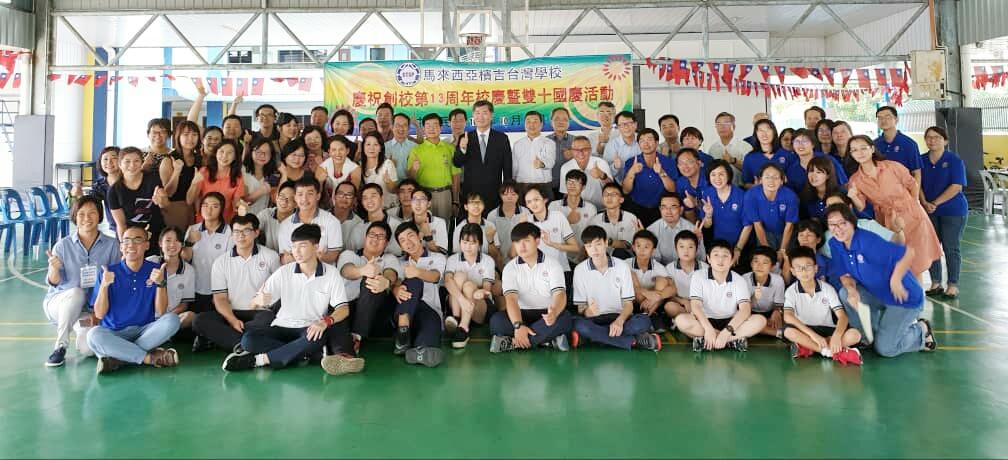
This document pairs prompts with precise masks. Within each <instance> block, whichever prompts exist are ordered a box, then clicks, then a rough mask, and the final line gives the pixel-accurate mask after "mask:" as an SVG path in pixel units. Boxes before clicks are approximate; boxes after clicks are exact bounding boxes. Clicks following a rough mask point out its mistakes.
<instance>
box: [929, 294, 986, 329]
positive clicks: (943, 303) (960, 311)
mask: <svg viewBox="0 0 1008 460" xmlns="http://www.w3.org/2000/svg"><path fill="white" fill-rule="evenodd" d="M927 300H929V301H931V303H932V304H935V305H941V306H943V307H945V308H948V309H949V310H952V311H954V312H958V313H961V314H963V315H965V316H968V317H970V318H972V319H975V320H977V321H979V322H981V323H984V324H986V325H988V326H990V327H992V328H993V327H994V323H992V322H990V321H988V320H986V319H983V318H981V317H979V316H977V315H974V314H973V313H970V312H968V311H966V310H963V309H961V308H959V307H953V306H952V305H949V304H947V303H945V302H942V301H940V300H936V299H932V298H930V297H928V298H927Z"/></svg>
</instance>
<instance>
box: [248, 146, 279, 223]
mask: <svg viewBox="0 0 1008 460" xmlns="http://www.w3.org/2000/svg"><path fill="white" fill-rule="evenodd" d="M249 151H250V152H251V153H250V154H249V155H246V156H245V160H244V161H243V162H242V163H243V165H244V167H245V168H244V175H243V176H242V178H243V180H244V182H245V201H246V202H248V209H247V211H246V212H248V213H249V214H259V212H260V211H262V210H264V209H266V208H267V207H269V204H270V199H271V197H272V196H273V187H275V186H276V185H277V182H279V180H280V176H279V174H278V173H277V170H276V169H277V168H276V163H274V162H273V158H274V157H276V147H275V146H274V145H273V143H272V142H270V140H269V139H267V138H265V137H261V138H258V139H256V140H254V141H252V145H251V146H250V148H249Z"/></svg>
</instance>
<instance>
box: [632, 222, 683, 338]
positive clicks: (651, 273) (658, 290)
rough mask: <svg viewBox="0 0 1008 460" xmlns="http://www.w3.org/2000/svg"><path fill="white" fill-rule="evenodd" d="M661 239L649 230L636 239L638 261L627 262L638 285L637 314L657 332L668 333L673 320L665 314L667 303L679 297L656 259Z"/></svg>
mask: <svg viewBox="0 0 1008 460" xmlns="http://www.w3.org/2000/svg"><path fill="white" fill-rule="evenodd" d="M657 243H658V238H656V237H655V236H654V234H653V233H651V232H649V231H647V230H641V231H639V232H637V234H635V235H634V238H633V249H634V257H632V258H630V259H627V263H628V264H630V273H632V274H633V281H634V297H635V298H634V303H635V304H636V305H637V307H638V309H637V310H636V311H638V312H640V313H643V314H645V315H647V316H648V317H649V318H650V320H651V326H652V327H653V328H654V330H655V332H657V333H659V334H661V333H663V332H665V331H667V330H668V325H669V323H670V321H671V320H672V319H673V318H670V317H668V316H667V315H666V313H665V308H664V307H665V302H666V300H668V299H670V298H672V296H674V295H675V294H676V288H675V283H673V282H672V278H671V277H670V276H669V274H668V269H667V268H666V267H665V266H664V265H662V264H661V263H659V262H658V261H657V260H655V259H654V254H655V246H656V245H657Z"/></svg>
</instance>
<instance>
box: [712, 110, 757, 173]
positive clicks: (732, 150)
mask: <svg viewBox="0 0 1008 460" xmlns="http://www.w3.org/2000/svg"><path fill="white" fill-rule="evenodd" d="M714 127H715V128H716V129H717V133H718V140H717V142H714V144H713V145H711V146H710V147H709V150H708V151H707V153H708V154H710V156H712V157H714V158H715V159H718V160H724V161H727V162H728V164H730V165H731V167H732V169H733V170H734V171H735V175H734V177H735V180H736V181H738V182H737V184H736V185H738V184H741V180H742V159H744V158H745V156H746V154H747V153H749V152H751V151H752V150H753V146H752V145H751V144H749V143H748V142H746V141H745V140H742V139H736V138H735V115H732V114H730V113H728V112H721V113H719V114H717V116H716V117H714Z"/></svg>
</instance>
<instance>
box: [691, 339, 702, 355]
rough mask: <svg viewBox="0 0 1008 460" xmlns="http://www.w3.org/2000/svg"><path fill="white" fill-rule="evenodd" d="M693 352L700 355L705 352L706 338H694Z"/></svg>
mask: <svg viewBox="0 0 1008 460" xmlns="http://www.w3.org/2000/svg"><path fill="white" fill-rule="evenodd" d="M693 351H695V352H697V353H700V352H702V351H704V338H703V337H693Z"/></svg>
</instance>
